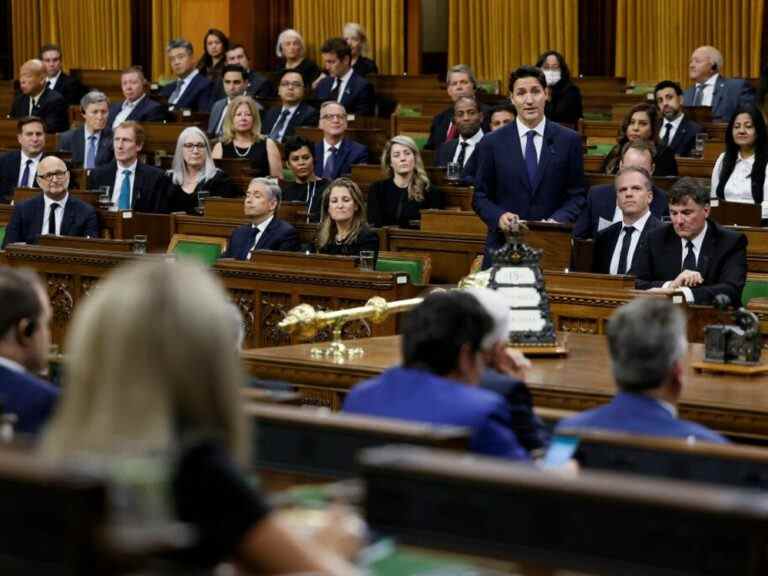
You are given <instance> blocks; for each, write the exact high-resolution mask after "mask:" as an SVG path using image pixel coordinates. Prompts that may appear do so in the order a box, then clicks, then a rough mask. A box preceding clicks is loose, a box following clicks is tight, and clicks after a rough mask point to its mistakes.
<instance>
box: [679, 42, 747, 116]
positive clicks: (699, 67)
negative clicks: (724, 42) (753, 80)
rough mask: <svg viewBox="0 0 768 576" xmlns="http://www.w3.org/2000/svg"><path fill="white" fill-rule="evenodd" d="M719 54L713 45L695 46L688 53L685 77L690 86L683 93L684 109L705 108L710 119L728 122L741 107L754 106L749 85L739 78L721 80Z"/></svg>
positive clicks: (721, 66) (720, 56) (720, 55)
mask: <svg viewBox="0 0 768 576" xmlns="http://www.w3.org/2000/svg"><path fill="white" fill-rule="evenodd" d="M722 69H723V55H722V54H720V51H719V50H717V48H715V47H714V46H699V47H698V48H696V50H694V51H693V53H692V54H691V59H690V61H689V63H688V75H689V76H690V78H691V80H693V81H694V83H695V84H694V85H693V86H691V87H690V88H688V90H686V91H685V93H684V94H683V103H684V104H685V106H709V107H710V108H712V119H713V120H715V121H717V122H730V120H731V118H732V117H733V114H734V113H735V112H736V110H737V109H738V108H740V107H741V106H745V105H747V104H752V103H754V99H755V93H754V90H753V89H752V86H751V85H750V83H749V82H748V81H746V80H744V79H742V78H725V77H724V76H721V75H720V71H721V70H722Z"/></svg>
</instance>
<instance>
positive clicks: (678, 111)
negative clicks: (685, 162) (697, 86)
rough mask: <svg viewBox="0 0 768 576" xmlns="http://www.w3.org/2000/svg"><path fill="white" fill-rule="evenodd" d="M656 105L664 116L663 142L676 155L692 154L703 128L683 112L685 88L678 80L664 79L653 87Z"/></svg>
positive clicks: (662, 127) (661, 133)
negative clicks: (697, 137)
mask: <svg viewBox="0 0 768 576" xmlns="http://www.w3.org/2000/svg"><path fill="white" fill-rule="evenodd" d="M653 94H654V96H655V97H656V106H658V108H659V112H661V115H662V117H663V119H664V120H663V123H662V125H661V132H660V133H659V134H660V136H661V143H662V145H663V146H669V147H670V148H672V150H674V152H675V155H676V156H690V155H691V150H693V148H694V146H695V145H696V134H698V133H699V132H701V130H702V128H701V126H699V125H698V124H697V123H696V122H694V121H692V120H689V119H688V118H686V117H685V114H683V89H682V88H681V87H680V84H678V83H677V82H672V81H671V80H662V81H661V82H659V83H658V84H656V87H655V88H654V89H653Z"/></svg>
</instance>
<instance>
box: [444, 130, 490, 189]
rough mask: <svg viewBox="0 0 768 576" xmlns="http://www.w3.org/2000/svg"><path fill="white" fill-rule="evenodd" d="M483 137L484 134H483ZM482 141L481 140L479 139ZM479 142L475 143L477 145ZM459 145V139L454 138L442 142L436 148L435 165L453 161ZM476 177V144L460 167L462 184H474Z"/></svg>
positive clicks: (445, 164)
mask: <svg viewBox="0 0 768 576" xmlns="http://www.w3.org/2000/svg"><path fill="white" fill-rule="evenodd" d="M483 138H485V136H483ZM480 142H482V140H481V141H480ZM480 142H478V143H477V144H478V145H479V144H480ZM458 147H459V139H458V138H454V139H453V140H449V141H448V142H443V143H442V144H440V147H439V148H438V149H437V154H436V155H435V166H447V165H448V163H449V162H452V161H453V156H454V154H455V153H456V148H458ZM476 178H477V146H475V149H474V150H473V151H472V154H471V155H470V156H469V158H467V159H466V162H464V166H463V167H462V169H461V180H462V183H463V184H470V185H471V184H474V183H475V179H476Z"/></svg>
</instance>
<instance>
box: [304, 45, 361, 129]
mask: <svg viewBox="0 0 768 576" xmlns="http://www.w3.org/2000/svg"><path fill="white" fill-rule="evenodd" d="M320 52H321V53H322V55H323V65H324V66H325V69H326V71H327V72H328V76H327V77H325V78H323V79H322V80H320V82H318V83H317V86H316V87H315V97H316V98H317V99H318V100H322V101H326V102H338V103H340V104H342V105H343V106H344V108H345V109H346V110H347V112H348V113H349V114H358V115H361V116H373V114H374V108H375V106H376V101H375V97H374V94H373V85H372V84H371V83H370V82H368V80H366V79H365V78H364V77H363V76H360V75H359V74H357V73H356V72H355V70H354V69H353V68H352V65H351V60H352V51H351V49H350V47H349V44H347V43H346V42H345V41H344V39H343V38H330V39H329V40H326V41H325V42H324V43H323V45H322V46H321V47H320Z"/></svg>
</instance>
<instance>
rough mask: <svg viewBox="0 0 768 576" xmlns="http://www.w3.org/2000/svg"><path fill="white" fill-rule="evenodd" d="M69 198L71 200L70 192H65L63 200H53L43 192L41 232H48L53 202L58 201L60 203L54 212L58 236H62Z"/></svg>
mask: <svg viewBox="0 0 768 576" xmlns="http://www.w3.org/2000/svg"><path fill="white" fill-rule="evenodd" d="M67 200H69V193H67V194H65V195H64V198H62V199H61V200H51V199H50V198H48V196H46V195H45V194H43V205H44V207H43V225H42V227H41V228H40V234H48V223H49V222H50V220H51V204H54V203H56V204H58V205H59V207H58V208H57V209H56V212H55V213H54V222H55V226H56V236H61V223H62V222H63V221H64V209H65V208H66V207H67Z"/></svg>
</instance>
